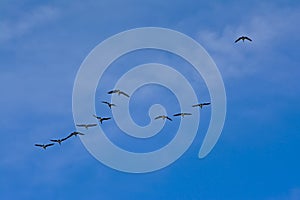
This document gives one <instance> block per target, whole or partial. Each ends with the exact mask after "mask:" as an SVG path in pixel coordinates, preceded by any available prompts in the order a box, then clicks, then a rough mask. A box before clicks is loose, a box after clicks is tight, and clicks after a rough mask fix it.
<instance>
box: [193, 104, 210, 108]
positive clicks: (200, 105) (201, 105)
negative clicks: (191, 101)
mask: <svg viewBox="0 0 300 200" xmlns="http://www.w3.org/2000/svg"><path fill="white" fill-rule="evenodd" d="M208 105H210V103H198V104H195V105H192V107H197V106H199V107H200V108H202V107H203V106H208Z"/></svg>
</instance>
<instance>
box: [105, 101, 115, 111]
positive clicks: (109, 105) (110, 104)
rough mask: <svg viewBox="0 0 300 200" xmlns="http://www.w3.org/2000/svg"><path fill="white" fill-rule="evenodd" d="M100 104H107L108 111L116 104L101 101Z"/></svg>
mask: <svg viewBox="0 0 300 200" xmlns="http://www.w3.org/2000/svg"><path fill="white" fill-rule="evenodd" d="M102 103H104V104H107V105H108V107H109V108H110V109H111V107H112V106H116V104H113V103H109V102H107V101H102Z"/></svg>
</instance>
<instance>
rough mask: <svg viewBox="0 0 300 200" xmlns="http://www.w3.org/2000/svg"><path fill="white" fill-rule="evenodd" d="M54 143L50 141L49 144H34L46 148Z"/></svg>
mask: <svg viewBox="0 0 300 200" xmlns="http://www.w3.org/2000/svg"><path fill="white" fill-rule="evenodd" d="M52 145H54V143H49V144H34V146H37V147H42V148H43V149H46V148H47V147H50V146H52Z"/></svg>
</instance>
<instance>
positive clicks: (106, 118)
mask: <svg viewBox="0 0 300 200" xmlns="http://www.w3.org/2000/svg"><path fill="white" fill-rule="evenodd" d="M93 116H94V117H95V118H97V119H98V120H99V122H100V123H101V124H102V122H103V121H105V120H109V119H111V117H99V116H97V115H93Z"/></svg>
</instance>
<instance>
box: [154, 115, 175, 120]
mask: <svg viewBox="0 0 300 200" xmlns="http://www.w3.org/2000/svg"><path fill="white" fill-rule="evenodd" d="M154 119H163V120H165V119H168V120H170V121H172V119H171V118H170V117H168V116H166V115H160V116H157V117H155V118H154Z"/></svg>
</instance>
